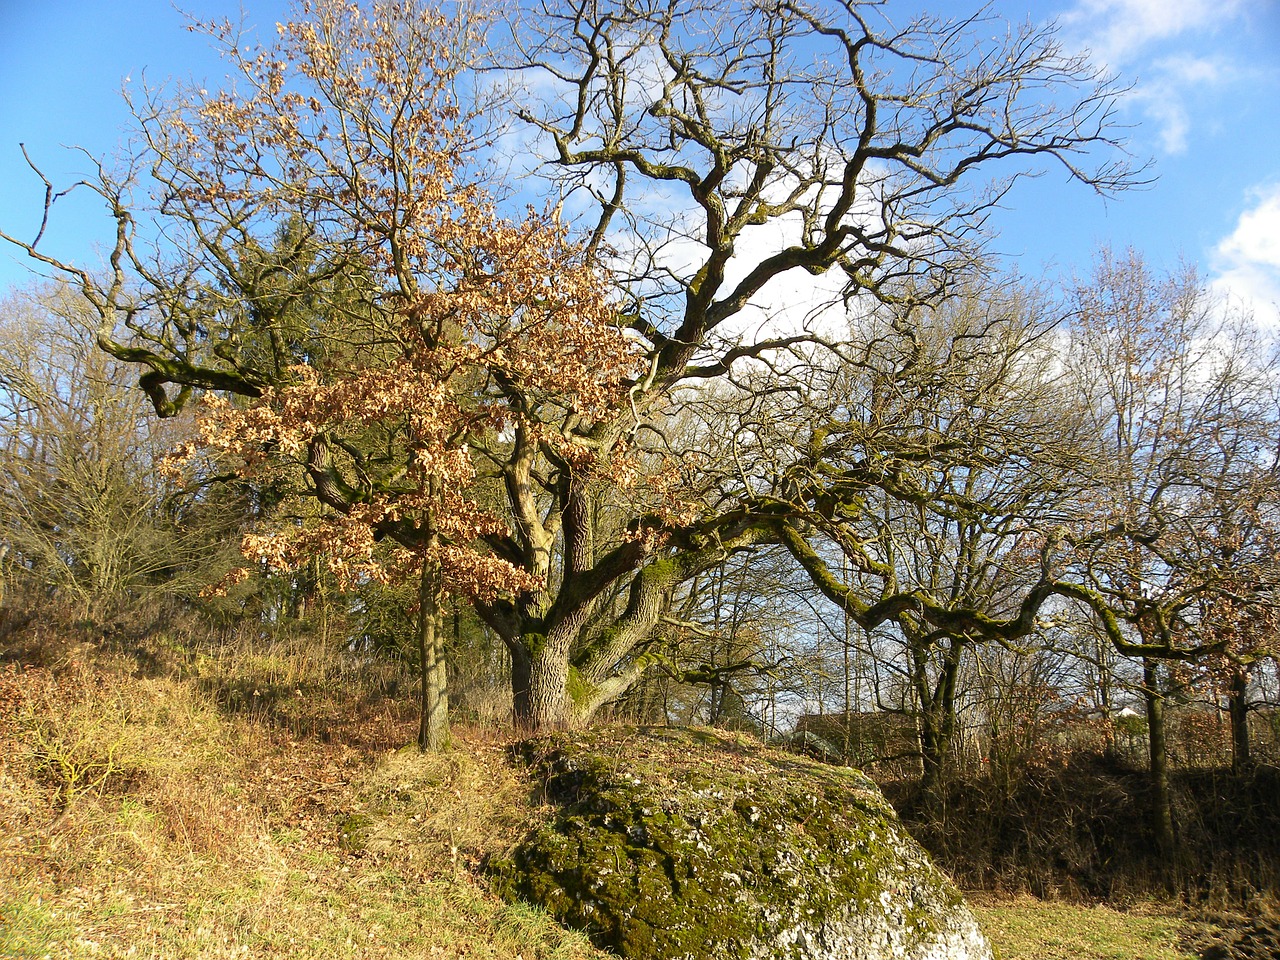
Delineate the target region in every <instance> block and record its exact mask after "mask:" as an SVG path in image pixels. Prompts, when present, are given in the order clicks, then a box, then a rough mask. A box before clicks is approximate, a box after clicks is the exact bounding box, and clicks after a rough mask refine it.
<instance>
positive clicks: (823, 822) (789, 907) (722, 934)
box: [490, 727, 991, 960]
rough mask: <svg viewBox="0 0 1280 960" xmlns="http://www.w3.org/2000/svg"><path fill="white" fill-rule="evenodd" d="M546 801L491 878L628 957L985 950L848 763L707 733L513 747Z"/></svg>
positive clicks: (951, 957) (875, 957)
mask: <svg viewBox="0 0 1280 960" xmlns="http://www.w3.org/2000/svg"><path fill="white" fill-rule="evenodd" d="M521 750H522V753H523V756H524V758H525V759H526V760H527V761H528V762H529V763H530V764H531V765H532V766H533V768H534V770H535V771H536V773H537V775H538V777H539V780H540V782H541V783H542V784H543V786H544V789H545V793H546V797H547V799H548V800H549V801H550V802H551V803H552V804H554V805H555V810H554V812H553V813H552V815H551V818H550V819H549V820H548V821H547V822H545V823H542V824H540V825H538V826H537V827H535V828H534V829H533V830H532V831H531V832H530V834H529V835H528V836H527V837H526V838H525V839H524V841H523V842H522V843H521V844H520V845H519V846H518V847H517V848H516V849H515V850H514V851H513V852H512V853H511V854H510V856H508V857H506V858H503V859H501V860H497V861H495V862H493V863H491V864H490V867H491V872H492V876H493V882H494V887H495V889H496V890H497V891H498V892H499V893H500V894H501V895H502V896H504V897H506V898H507V899H509V900H515V899H523V900H527V901H529V902H531V903H536V904H540V905H541V906H543V907H544V908H546V909H547V910H548V911H549V912H551V913H552V914H553V915H554V916H555V917H556V918H557V919H559V920H560V921H561V922H562V923H564V924H566V925H568V926H571V927H576V928H578V929H581V930H585V931H586V932H587V933H588V934H590V936H591V937H592V939H593V940H594V941H595V942H596V943H597V944H598V945H600V946H601V947H604V948H606V949H609V950H613V951H615V952H617V953H619V954H621V955H622V956H623V957H627V958H634V960H641V958H643V960H704V958H706V960H711V958H716V960H720V958H740V960H775V958H777V960H782V958H805V960H890V958H893V960H990V957H991V950H990V947H989V946H988V945H987V942H986V940H985V938H984V937H983V936H982V934H981V932H980V931H979V930H978V926H977V923H976V922H975V921H974V918H973V915H972V914H971V913H970V912H969V910H968V908H967V907H966V906H965V905H964V903H963V901H962V900H961V898H960V895H959V893H958V892H957V891H956V889H955V887H954V886H953V885H952V884H951V883H950V881H949V880H948V879H947V878H946V877H945V876H943V875H942V873H941V872H940V871H938V869H937V868H935V867H934V866H933V864H932V863H931V862H930V861H929V858H928V856H927V855H926V854H925V852H924V851H923V850H922V849H921V848H920V847H919V846H918V845H917V844H916V843H915V841H913V840H912V839H911V838H910V836H908V835H907V833H906V831H905V830H904V829H903V828H902V827H901V826H900V825H899V823H898V820H897V817H896V816H895V815H894V813H893V810H892V808H891V807H890V806H889V804H888V803H887V802H886V801H885V799H884V797H883V796H882V795H881V794H880V791H879V790H878V789H877V788H876V786H875V784H874V783H872V782H871V780H870V779H868V778H867V777H866V776H864V775H863V774H861V773H858V772H857V771H853V770H849V769H845V768H838V767H832V766H827V765H824V764H820V763H817V762H814V761H809V760H806V759H803V758H800V757H796V756H792V755H790V754H785V753H780V752H777V751H772V750H768V749H766V748H764V747H761V746H759V745H758V744H755V743H752V742H750V741H748V740H745V739H739V738H736V737H734V736H733V735H730V734H724V733H721V732H719V731H706V730H696V731H690V730H674V729H670V728H656V727H655V728H641V729H634V728H626V729H623V728H609V729H605V730H602V731H595V732H590V733H576V734H573V735H569V734H557V735H554V736H551V737H545V738H539V739H536V740H532V741H529V742H527V743H525V744H524V745H522V747H521Z"/></svg>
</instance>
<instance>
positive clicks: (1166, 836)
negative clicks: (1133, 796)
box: [1142, 660, 1174, 864]
mask: <svg viewBox="0 0 1280 960" xmlns="http://www.w3.org/2000/svg"><path fill="white" fill-rule="evenodd" d="M1158 667H1159V664H1158V663H1157V662H1156V661H1155V660H1143V661H1142V686H1143V691H1142V692H1143V696H1144V697H1145V698H1146V704H1147V743H1148V752H1149V756H1150V767H1149V775H1150V782H1151V810H1150V817H1151V832H1152V835H1153V837H1154V839H1155V843H1156V850H1157V851H1158V852H1159V854H1160V858H1161V862H1162V863H1164V864H1169V863H1171V862H1172V856H1173V852H1174V836H1173V803H1172V800H1171V798H1170V793H1169V749H1168V740H1167V738H1166V729H1165V713H1164V707H1165V701H1164V690H1163V689H1161V687H1160V675H1159V669H1158Z"/></svg>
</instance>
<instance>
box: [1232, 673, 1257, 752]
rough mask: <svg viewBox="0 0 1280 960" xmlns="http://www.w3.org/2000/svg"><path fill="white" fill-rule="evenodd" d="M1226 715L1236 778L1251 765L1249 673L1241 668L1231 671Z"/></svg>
mask: <svg viewBox="0 0 1280 960" xmlns="http://www.w3.org/2000/svg"><path fill="white" fill-rule="evenodd" d="M1227 714H1228V715H1229V716H1230V718H1231V772H1232V773H1233V774H1235V775H1236V776H1237V777H1238V776H1241V775H1242V774H1244V773H1245V772H1246V771H1248V770H1249V768H1250V767H1251V766H1252V764H1253V757H1252V755H1251V754H1250V751H1249V672H1248V671H1247V670H1246V669H1245V668H1244V667H1241V666H1236V667H1234V668H1233V669H1232V671H1231V682H1230V685H1229V687H1228V689H1227Z"/></svg>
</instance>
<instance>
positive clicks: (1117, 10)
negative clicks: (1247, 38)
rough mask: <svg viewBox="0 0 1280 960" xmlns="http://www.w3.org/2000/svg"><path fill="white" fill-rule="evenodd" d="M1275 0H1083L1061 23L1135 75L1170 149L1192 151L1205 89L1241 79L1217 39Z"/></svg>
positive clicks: (1095, 53)
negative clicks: (1197, 106)
mask: <svg viewBox="0 0 1280 960" xmlns="http://www.w3.org/2000/svg"><path fill="white" fill-rule="evenodd" d="M1267 2H1270V0H1078V2H1077V3H1076V5H1075V6H1074V7H1072V8H1071V9H1069V10H1068V11H1066V12H1065V13H1064V14H1063V15H1062V17H1061V18H1060V22H1061V24H1062V26H1063V28H1064V30H1065V31H1066V33H1067V36H1068V37H1069V38H1070V40H1071V41H1072V42H1073V43H1075V44H1078V45H1079V46H1081V47H1085V48H1087V49H1088V50H1089V51H1090V53H1091V55H1092V57H1093V59H1094V60H1095V61H1097V62H1099V63H1101V64H1103V65H1106V66H1107V67H1109V68H1111V69H1112V70H1115V71H1116V72H1117V73H1119V74H1121V75H1122V76H1128V77H1133V78H1136V79H1135V88H1134V90H1133V94H1132V100H1131V102H1132V103H1133V104H1134V105H1135V106H1136V107H1137V108H1138V109H1139V110H1140V111H1141V112H1142V113H1143V114H1145V115H1146V117H1147V118H1148V119H1149V120H1150V121H1151V123H1152V125H1153V126H1154V128H1155V130H1156V140H1157V141H1158V143H1159V147H1160V149H1161V151H1162V152H1164V153H1166V154H1175V153H1182V152H1183V151H1184V150H1186V148H1187V143H1188V139H1189V137H1190V136H1191V135H1192V133H1193V125H1194V123H1195V119H1194V118H1196V117H1197V116H1198V111H1197V110H1196V109H1195V107H1194V104H1195V103H1196V102H1197V101H1199V100H1200V99H1202V98H1203V97H1204V95H1205V94H1207V93H1210V92H1213V91H1221V90H1222V89H1224V88H1226V87H1227V86H1229V85H1230V84H1232V83H1234V82H1238V81H1239V80H1240V79H1241V78H1242V76H1243V71H1242V70H1241V69H1239V68H1238V67H1237V65H1235V64H1234V63H1233V61H1232V59H1231V57H1230V55H1229V54H1228V53H1227V52H1226V51H1225V49H1224V50H1218V49H1215V44H1214V42H1213V38H1214V37H1217V36H1221V35H1223V33H1224V31H1228V30H1230V29H1233V28H1234V29H1239V28H1240V24H1239V23H1237V21H1240V20H1243V19H1247V16H1248V14H1249V13H1250V12H1251V11H1252V10H1253V9H1254V8H1256V7H1258V6H1259V4H1264V3H1267Z"/></svg>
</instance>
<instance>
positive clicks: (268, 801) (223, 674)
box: [0, 647, 599, 960]
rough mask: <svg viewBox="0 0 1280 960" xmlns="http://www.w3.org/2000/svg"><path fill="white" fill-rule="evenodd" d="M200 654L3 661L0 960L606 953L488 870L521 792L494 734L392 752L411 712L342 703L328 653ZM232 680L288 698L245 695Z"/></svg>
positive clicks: (525, 959) (577, 957)
mask: <svg viewBox="0 0 1280 960" xmlns="http://www.w3.org/2000/svg"><path fill="white" fill-rule="evenodd" d="M205 656H206V658H207V659H206V660H205V661H204V662H196V663H192V664H189V665H188V666H187V668H186V669H185V670H184V671H179V672H182V673H185V675H186V677H187V679H177V678H175V677H171V676H170V677H165V676H160V677H148V676H136V675H131V673H130V672H129V671H127V670H125V669H122V668H123V667H124V666H125V662H124V661H121V660H120V658H118V657H111V656H106V655H101V656H95V655H94V654H93V652H92V651H87V650H86V649H84V648H83V647H78V648H77V653H76V656H74V657H69V658H65V659H63V660H61V661H59V662H55V663H50V664H49V665H46V666H36V667H25V666H21V667H20V666H17V665H14V664H9V665H7V666H5V667H3V668H0V671H2V672H0V956H5V957H10V956H12V957H44V956H50V957H91V956H92V957H165V958H169V957H177V958H181V957H250V956H252V957H272V956H280V957H304V958H305V957H322V956H323V957H332V956H344V957H410V956H412V957H415V958H419V957H440V958H443V957H463V956H465V957H477V958H516V957H519V958H522V960H533V958H546V960H586V958H590V957H595V956H599V955H598V954H596V953H595V952H594V951H593V950H592V949H591V948H590V946H589V945H588V944H587V943H586V941H585V940H584V939H583V938H582V937H580V936H578V935H576V934H571V933H567V932H565V931H563V930H561V929H559V928H558V927H556V926H555V925H554V924H552V923H551V922H550V921H549V920H548V919H547V918H546V917H545V916H544V915H543V914H541V913H540V912H539V911H536V910H533V909H531V908H527V907H520V906H516V907H512V906H508V905H506V904H503V903H501V902H500V901H498V900H496V899H495V898H493V897H492V896H490V895H489V894H488V892H487V891H486V890H485V887H484V884H483V882H482V881H480V880H479V879H478V875H477V872H476V869H477V865H478V863H479V861H480V859H481V858H482V857H483V856H484V854H485V853H487V852H489V851H490V850H492V849H495V848H496V847H497V846H498V845H501V844H504V843H507V842H508V841H509V839H510V837H511V836H512V835H513V831H514V830H515V827H516V824H517V823H518V822H519V819H520V817H521V816H523V815H524V810H525V807H526V798H527V797H528V795H529V789H528V786H527V785H526V784H523V783H522V782H521V781H520V780H519V778H518V776H517V775H516V774H514V773H513V772H512V771H511V769H510V768H509V767H508V766H507V765H506V764H505V763H503V762H502V759H501V746H500V745H499V744H496V743H493V742H492V741H491V738H484V737H477V738H475V739H474V741H473V740H472V739H471V738H470V737H469V736H468V734H467V731H465V730H464V731H460V732H459V737H458V739H459V746H458V748H457V749H455V750H454V751H452V752H450V753H447V754H443V755H439V756H421V755H419V754H417V753H416V752H399V753H397V752H389V751H387V750H385V749H382V747H383V746H385V745H387V744H391V743H394V744H403V743H405V742H407V741H409V740H410V739H411V737H412V734H413V727H412V710H411V709H408V710H406V709H403V708H402V707H401V706H399V705H397V704H390V703H379V702H377V701H376V700H374V699H372V698H367V697H361V699H360V700H359V701H357V702H355V703H352V702H350V701H348V702H347V703H346V708H347V714H346V715H345V716H340V715H339V712H338V709H337V708H338V703H339V700H340V698H341V693H342V690H341V687H340V686H339V685H338V684H335V683H333V681H334V680H335V679H338V680H341V679H342V678H340V677H339V678H334V677H333V676H332V675H331V674H330V672H329V671H330V670H331V669H332V663H324V661H323V660H322V658H308V657H302V658H299V659H300V660H301V661H302V662H301V663H299V662H292V663H291V662H289V660H288V659H287V658H286V657H285V656H284V655H282V654H280V653H279V651H278V650H277V651H274V652H272V653H271V654H270V655H265V654H264V655H263V658H262V659H261V660H256V661H251V660H249V659H247V658H246V657H244V656H243V654H242V652H241V651H239V650H237V651H234V652H233V655H232V656H229V657H226V658H224V659H221V660H217V659H214V658H213V657H212V656H210V655H209V654H206V655H205ZM308 664H310V666H308ZM317 666H323V669H324V672H322V673H320V674H318V675H317V674H316V673H315V672H314V668H315V667H317ZM235 671H240V673H241V675H240V677H239V678H236V679H237V680H238V683H239V684H241V685H243V686H244V687H247V688H249V690H250V691H252V690H253V689H258V690H259V691H260V692H261V691H262V689H263V686H264V685H265V684H266V683H267V682H268V681H269V682H270V683H272V684H274V686H272V687H269V689H273V690H276V691H277V692H278V691H279V690H281V689H282V688H284V687H285V686H288V687H290V688H291V691H296V692H291V693H290V694H289V696H288V697H285V696H284V695H282V694H281V695H279V696H277V697H276V699H274V700H273V701H272V703H271V705H270V707H271V709H262V708H261V706H258V707H255V706H254V704H253V702H252V700H250V701H249V703H248V704H237V703H235V702H233V701H232V700H231V699H230V698H228V697H227V696H226V691H227V690H228V689H230V688H232V687H231V686H230V684H229V680H230V679H232V674H233V673H234V672H235ZM239 688H240V686H239V685H237V686H235V687H234V689H239ZM347 692H348V693H349V692H350V688H348V691H347ZM306 704H311V705H312V706H313V707H314V708H315V711H314V713H313V714H312V715H311V716H309V717H308V716H305V715H304V707H305V705H306ZM287 711H294V712H293V713H288V712H287ZM282 716H286V717H288V718H291V719H290V720H289V722H281V719H280V718H281V717H282ZM361 722H364V723H367V724H368V729H365V730H363V731H361V733H360V735H357V736H352V737H351V738H350V740H349V741H348V740H345V739H344V738H343V737H342V736H340V734H341V733H342V732H343V731H346V730H350V729H351V728H352V727H354V726H357V725H358V724H360V723H361ZM300 729H301V730H302V731H304V732H301V733H300V732H299V730H300ZM307 729H310V731H311V732H310V733H309V734H307V733H306V732H305V731H306V730H307ZM321 731H327V735H323V736H322V734H321ZM325 740H328V742H327V743H326V742H324V741H325Z"/></svg>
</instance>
